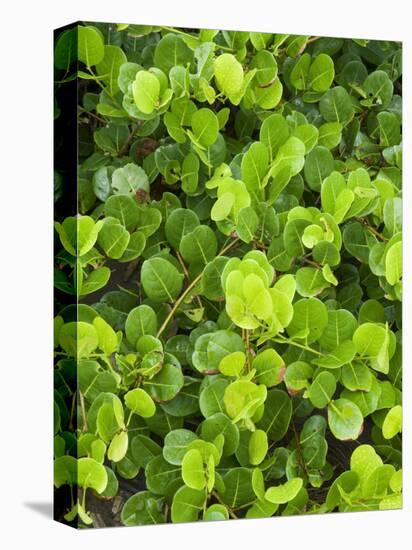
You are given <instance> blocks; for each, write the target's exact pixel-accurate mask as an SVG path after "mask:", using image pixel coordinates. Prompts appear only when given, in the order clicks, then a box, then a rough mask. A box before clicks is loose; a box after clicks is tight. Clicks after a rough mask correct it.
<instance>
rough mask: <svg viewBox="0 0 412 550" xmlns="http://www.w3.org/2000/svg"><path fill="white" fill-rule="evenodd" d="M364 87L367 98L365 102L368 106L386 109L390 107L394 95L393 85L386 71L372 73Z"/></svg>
mask: <svg viewBox="0 0 412 550" xmlns="http://www.w3.org/2000/svg"><path fill="white" fill-rule="evenodd" d="M362 87H363V89H364V90H365V94H366V96H367V100H365V102H367V105H368V106H376V107H379V109H384V108H385V107H387V106H388V105H389V103H390V101H391V99H392V94H393V83H392V81H391V79H390V78H389V76H388V74H387V73H386V72H385V71H380V70H378V71H374V72H373V73H370V74H369V75H368V77H367V78H366V80H365V82H364V83H363V86H362Z"/></svg>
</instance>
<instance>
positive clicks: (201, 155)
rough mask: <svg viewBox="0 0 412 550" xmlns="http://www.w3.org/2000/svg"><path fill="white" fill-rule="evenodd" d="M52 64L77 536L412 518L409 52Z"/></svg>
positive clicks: (263, 53) (337, 48)
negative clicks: (405, 383) (408, 466)
mask: <svg viewBox="0 0 412 550" xmlns="http://www.w3.org/2000/svg"><path fill="white" fill-rule="evenodd" d="M277 26H279V28H276V29H274V31H275V30H282V29H281V24H280V22H278V23H277V24H276V27H277ZM54 48H55V51H54V74H55V84H54V86H55V105H54V120H55V133H54V136H55V137H54V140H55V167H54V168H55V172H54V174H55V185H54V200H55V224H54V229H55V319H54V322H55V349H54V357H55V368H54V378H55V385H54V418H55V430H54V486H55V518H56V520H58V521H61V522H63V523H66V524H68V525H71V526H74V527H79V528H99V527H111V526H132V525H148V524H151V525H153V524H161V523H178V522H195V521H220V520H236V519H241V518H248V519H252V518H269V517H272V516H274V517H278V516H288V515H300V514H306V515H309V514H323V513H333V512H335V513H336V512H340V513H344V512H360V511H364V510H376V511H379V510H388V509H396V508H400V507H401V506H402V496H401V488H402V470H401V467H402V439H401V429H402V368H401V367H402V336H401V335H402V332H401V327H402V149H401V147H402V145H401V143H402V45H401V43H398V42H389V41H385V40H367V39H358V38H333V37H321V36H314V35H307V36H300V35H299V36H298V35H288V34H277V33H275V32H273V33H262V32H246V31H235V30H211V29H201V30H199V29H193V28H175V27H167V26H143V25H138V24H114V23H113V24H109V23H96V22H79V23H75V24H72V25H68V26H67V27H65V28H62V29H58V30H57V31H56V32H55V45H54ZM377 513H379V512H377ZM271 521H274V522H276V521H282V519H281V518H278V519H277V520H275V519H273V520H271Z"/></svg>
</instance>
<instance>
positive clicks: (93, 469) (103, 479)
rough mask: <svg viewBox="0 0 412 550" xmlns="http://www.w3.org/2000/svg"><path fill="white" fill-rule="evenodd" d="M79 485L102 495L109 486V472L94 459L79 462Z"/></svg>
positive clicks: (81, 459) (84, 459)
mask: <svg viewBox="0 0 412 550" xmlns="http://www.w3.org/2000/svg"><path fill="white" fill-rule="evenodd" d="M77 484H78V485H79V486H80V487H83V489H88V488H90V489H93V490H94V491H96V492H97V493H102V492H103V491H104V490H105V488H106V485H107V472H106V470H105V468H104V466H103V465H102V464H99V463H98V462H97V461H96V460H94V459H93V458H79V459H78V460H77Z"/></svg>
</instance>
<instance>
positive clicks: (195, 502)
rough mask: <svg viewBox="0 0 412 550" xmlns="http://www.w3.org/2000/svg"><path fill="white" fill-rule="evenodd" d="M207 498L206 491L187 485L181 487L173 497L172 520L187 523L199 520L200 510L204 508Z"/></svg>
mask: <svg viewBox="0 0 412 550" xmlns="http://www.w3.org/2000/svg"><path fill="white" fill-rule="evenodd" d="M205 499H206V492H205V491H197V490H196V489H191V488H190V487H186V486H183V487H180V489H179V490H178V491H177V492H176V493H175V495H174V497H173V502H172V516H171V517H172V522H173V523H186V522H189V521H197V519H198V516H199V512H200V510H202V509H203V506H204V503H205Z"/></svg>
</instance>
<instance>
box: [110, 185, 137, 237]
mask: <svg viewBox="0 0 412 550" xmlns="http://www.w3.org/2000/svg"><path fill="white" fill-rule="evenodd" d="M122 181H123V182H124V180H123V178H122ZM132 181H133V180H132ZM129 189H130V188H129ZM104 214H105V216H106V217H111V218H116V219H117V220H119V222H120V223H121V224H122V225H123V226H124V227H125V228H126V229H127V230H128V231H133V230H134V229H135V227H136V220H137V219H138V215H139V207H138V206H137V203H136V201H135V200H134V199H133V198H132V197H131V196H127V195H113V196H111V197H109V198H108V199H107V201H106V203H105V205H104Z"/></svg>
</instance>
